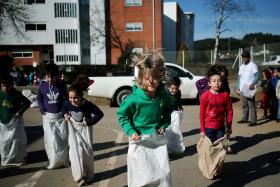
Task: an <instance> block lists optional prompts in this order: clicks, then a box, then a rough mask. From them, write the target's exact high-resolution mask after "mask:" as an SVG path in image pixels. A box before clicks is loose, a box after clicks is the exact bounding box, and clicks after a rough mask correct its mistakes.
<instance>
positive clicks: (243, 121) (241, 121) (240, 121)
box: [237, 119, 249, 123]
mask: <svg viewBox="0 0 280 187" xmlns="http://www.w3.org/2000/svg"><path fill="white" fill-rule="evenodd" d="M237 123H249V121H246V120H243V119H242V120H239V121H237Z"/></svg>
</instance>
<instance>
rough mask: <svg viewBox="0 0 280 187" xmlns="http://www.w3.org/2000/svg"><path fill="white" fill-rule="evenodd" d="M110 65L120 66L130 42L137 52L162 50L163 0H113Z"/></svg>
mask: <svg viewBox="0 0 280 187" xmlns="http://www.w3.org/2000/svg"><path fill="white" fill-rule="evenodd" d="M110 12H111V13H110V19H111V26H110V27H111V41H112V43H111V63H112V64H117V63H118V59H119V57H120V56H121V53H122V50H125V47H131V46H126V45H127V43H129V44H130V45H132V48H134V49H135V50H136V51H140V52H141V51H142V50H143V49H144V48H148V49H157V48H162V16H163V1H162V0H118V1H110Z"/></svg>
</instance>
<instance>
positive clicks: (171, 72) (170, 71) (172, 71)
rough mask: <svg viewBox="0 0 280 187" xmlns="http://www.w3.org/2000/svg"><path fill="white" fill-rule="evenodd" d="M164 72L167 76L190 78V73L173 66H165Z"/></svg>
mask: <svg viewBox="0 0 280 187" xmlns="http://www.w3.org/2000/svg"><path fill="white" fill-rule="evenodd" d="M166 72H167V76H168V77H171V76H177V77H189V78H190V79H192V75H191V74H190V73H188V72H185V71H183V70H181V69H179V68H176V67H173V66H166Z"/></svg>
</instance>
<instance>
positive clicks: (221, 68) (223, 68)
mask: <svg viewBox="0 0 280 187" xmlns="http://www.w3.org/2000/svg"><path fill="white" fill-rule="evenodd" d="M217 70H218V72H219V73H220V75H221V78H222V87H221V89H220V92H227V93H229V94H230V88H229V83H228V70H227V67H226V66H225V65H218V66H217Z"/></svg>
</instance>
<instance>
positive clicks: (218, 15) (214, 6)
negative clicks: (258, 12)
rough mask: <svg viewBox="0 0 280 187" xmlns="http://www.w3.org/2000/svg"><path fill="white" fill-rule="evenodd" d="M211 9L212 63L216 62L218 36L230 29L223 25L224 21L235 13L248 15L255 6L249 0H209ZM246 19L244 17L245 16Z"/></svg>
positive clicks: (231, 17)
mask: <svg viewBox="0 0 280 187" xmlns="http://www.w3.org/2000/svg"><path fill="white" fill-rule="evenodd" d="M209 5H210V8H211V10H212V11H213V12H214V14H215V22H216V36H215V48H214V55H213V64H216V63H217V57H218V47H219V40H220V36H221V34H222V33H223V32H226V31H229V30H230V29H229V28H227V27H226V26H225V22H226V21H229V20H230V19H232V20H233V18H234V16H235V15H249V14H250V13H253V12H254V11H255V6H254V5H252V4H251V3H250V0H245V1H243V0H242V1H241V0H209ZM245 19H246V18H245Z"/></svg>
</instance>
